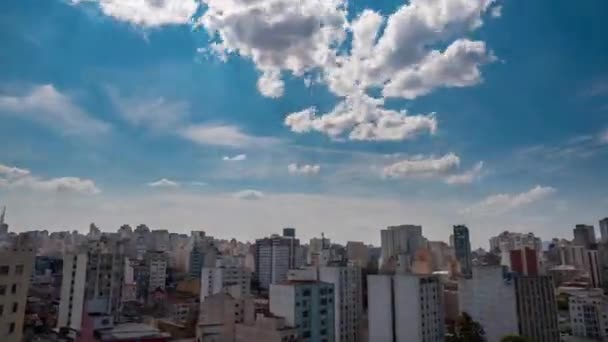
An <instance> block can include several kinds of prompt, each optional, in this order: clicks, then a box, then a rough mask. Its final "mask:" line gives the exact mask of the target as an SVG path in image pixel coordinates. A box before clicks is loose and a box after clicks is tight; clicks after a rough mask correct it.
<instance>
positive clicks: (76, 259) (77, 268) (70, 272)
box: [57, 252, 88, 330]
mask: <svg viewBox="0 0 608 342" xmlns="http://www.w3.org/2000/svg"><path fill="white" fill-rule="evenodd" d="M87 265H88V255H87V253H86V252H81V253H74V254H66V255H64V257H63V279H62V283H61V301H60V302H59V314H58V315H57V327H58V328H62V327H68V328H71V329H74V330H80V328H81V327H82V315H83V311H84V304H85V295H84V294H85V288H86V286H87Z"/></svg>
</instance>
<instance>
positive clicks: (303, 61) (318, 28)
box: [198, 0, 347, 97]
mask: <svg viewBox="0 0 608 342" xmlns="http://www.w3.org/2000/svg"><path fill="white" fill-rule="evenodd" d="M203 2H204V3H205V4H206V5H207V10H206V12H205V13H204V14H203V16H201V17H200V18H199V20H198V23H199V25H201V26H203V27H204V28H205V29H206V30H207V31H208V32H209V35H210V36H213V37H214V36H217V37H218V41H216V42H215V44H214V45H213V49H212V50H213V51H215V52H216V53H218V52H219V54H220V56H225V54H226V53H237V54H239V55H240V56H242V57H246V58H251V60H253V62H254V64H255V65H256V67H257V68H258V69H259V70H260V71H262V78H261V79H260V81H259V82H258V86H259V88H260V90H261V91H262V94H264V95H266V96H271V97H276V96H280V95H281V94H282V92H283V82H282V81H281V80H280V75H279V73H280V70H287V71H290V72H292V73H293V74H295V75H298V76H301V75H303V73H304V72H305V71H308V70H311V69H314V68H317V67H321V66H323V65H325V64H326V63H328V61H329V60H332V59H333V58H334V56H335V55H336V47H335V46H336V45H337V44H338V43H340V42H342V41H343V40H344V39H345V37H346V31H345V28H346V25H347V22H346V3H345V1H343V0H325V1H318V0H298V1H294V0H203Z"/></svg>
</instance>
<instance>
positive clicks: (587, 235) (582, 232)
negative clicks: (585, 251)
mask: <svg viewBox="0 0 608 342" xmlns="http://www.w3.org/2000/svg"><path fill="white" fill-rule="evenodd" d="M572 233H573V234H574V240H573V241H572V242H573V243H574V244H577V245H581V246H585V247H586V248H589V247H591V245H592V244H594V243H595V228H594V227H593V226H592V225H587V224H577V225H576V226H575V227H574V229H573V230H572Z"/></svg>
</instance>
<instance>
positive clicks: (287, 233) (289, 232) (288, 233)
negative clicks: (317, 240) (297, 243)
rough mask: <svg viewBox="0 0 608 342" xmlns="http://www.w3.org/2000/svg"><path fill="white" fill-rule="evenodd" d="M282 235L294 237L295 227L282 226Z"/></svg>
mask: <svg viewBox="0 0 608 342" xmlns="http://www.w3.org/2000/svg"><path fill="white" fill-rule="evenodd" d="M283 236H284V237H290V238H295V237H296V229H295V228H283Z"/></svg>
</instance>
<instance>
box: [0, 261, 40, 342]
mask: <svg viewBox="0 0 608 342" xmlns="http://www.w3.org/2000/svg"><path fill="white" fill-rule="evenodd" d="M33 266H34V253H33V251H31V250H28V249H10V250H8V249H7V250H2V251H0V329H1V330H0V331H1V334H2V340H3V341H6V342H21V341H22V336H23V322H24V319H25V305H26V299H27V291H28V287H29V283H30V277H31V275H32V268H33Z"/></svg>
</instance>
